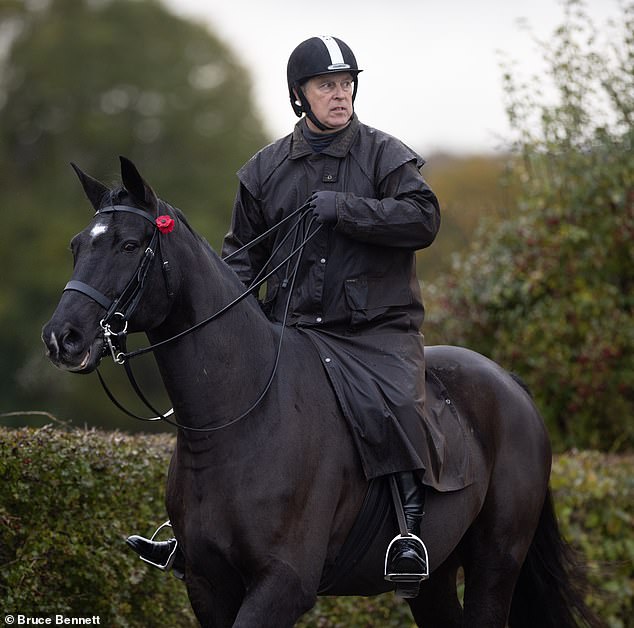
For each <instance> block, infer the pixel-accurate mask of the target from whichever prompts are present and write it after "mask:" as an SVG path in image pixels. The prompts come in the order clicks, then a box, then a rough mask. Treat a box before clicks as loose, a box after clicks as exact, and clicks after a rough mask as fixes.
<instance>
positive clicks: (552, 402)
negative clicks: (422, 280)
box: [428, 0, 634, 450]
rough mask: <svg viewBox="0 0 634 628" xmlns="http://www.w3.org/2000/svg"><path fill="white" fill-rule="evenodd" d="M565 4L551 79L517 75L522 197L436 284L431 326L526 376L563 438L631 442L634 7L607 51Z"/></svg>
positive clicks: (513, 85) (578, 11) (514, 105)
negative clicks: (521, 79) (522, 80)
mask: <svg viewBox="0 0 634 628" xmlns="http://www.w3.org/2000/svg"><path fill="white" fill-rule="evenodd" d="M566 7H567V15H566V23H565V24H564V25H563V26H561V27H560V28H559V29H558V30H557V31H556V33H555V34H554V37H553V39H552V41H550V42H548V43H545V44H541V45H542V49H543V52H544V57H545V62H546V65H547V68H548V74H547V76H539V77H535V78H534V79H533V80H531V81H528V82H526V83H523V84H522V83H518V81H517V80H516V79H515V78H514V77H513V75H512V73H510V72H509V73H507V75H506V76H505V80H506V92H507V97H508V100H509V104H508V108H507V110H508V113H509V119H510V122H511V124H512V126H513V128H514V129H515V132H516V133H517V140H516V143H515V146H514V159H513V160H512V162H511V168H512V175H513V176H514V179H515V180H516V181H517V186H518V189H519V196H518V203H517V207H516V208H515V211H514V212H513V214H512V215H509V216H508V217H507V219H506V220H504V221H501V222H499V223H498V224H496V225H493V224H491V223H488V224H485V226H484V227H483V228H482V229H481V230H480V231H479V233H478V235H477V236H476V239H475V242H474V245H473V247H472V248H471V249H470V251H469V252H468V253H467V254H466V255H463V256H462V257H461V258H460V259H459V261H458V263H457V264H456V265H455V267H454V272H453V274H452V275H451V276H449V277H447V278H444V279H443V280H442V281H441V282H438V284H437V285H436V286H435V287H432V288H431V289H430V293H431V296H432V300H434V302H436V303H438V304H440V306H441V307H442V308H443V309H442V311H440V312H437V313H435V314H434V316H432V318H431V320H430V324H429V325H428V331H431V332H432V333H431V335H432V336H434V339H440V340H444V341H449V342H451V343H452V344H465V345H468V346H470V347H472V348H474V349H476V350H478V351H481V352H482V353H485V354H487V355H489V356H490V357H492V358H493V359H494V360H496V361H498V362H500V363H501V364H503V365H504V366H505V367H507V368H509V369H511V370H514V371H516V372H517V373H519V374H520V375H521V376H522V377H523V378H524V379H525V380H526V381H527V383H528V384H529V386H530V388H531V389H532V390H533V393H534V395H535V397H536V399H537V402H538V405H539V406H540V408H541V409H542V411H543V412H544V415H545V417H546V420H547V423H548V425H549V428H550V430H551V433H552V434H553V437H554V440H555V443H556V445H557V446H558V447H559V448H560V449H561V448H565V447H570V446H573V445H574V446H578V447H583V448H602V449H613V450H620V449H626V448H628V447H632V446H633V445H634V424H633V423H632V421H631V420H630V419H631V417H632V416H634V387H633V383H634V326H633V325H632V320H633V319H632V314H633V310H634V300H633V295H634V247H633V246H632V241H633V237H634V150H633V141H634V126H633V124H632V122H633V119H632V116H633V115H634V5H633V4H631V3H630V4H628V5H625V6H624V7H623V20H622V23H621V24H620V29H621V30H620V31H618V30H616V28H617V27H616V26H614V27H613V28H614V29H615V33H614V34H612V37H611V39H610V42H609V45H607V44H606V45H605V47H604V48H600V46H599V44H598V43H597V35H596V33H595V32H594V28H593V25H592V24H591V23H590V22H589V21H588V20H587V19H586V17H585V15H584V12H583V5H582V4H581V3H579V2H576V1H574V0H569V1H568V2H567V4H566ZM546 78H549V79H550V83H552V85H550V86H549V83H548V81H546V80H545V79H546ZM544 86H547V87H544ZM548 86H549V87H550V88H551V89H550V91H548Z"/></svg>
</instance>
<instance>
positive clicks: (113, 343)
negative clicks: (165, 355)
mask: <svg viewBox="0 0 634 628" xmlns="http://www.w3.org/2000/svg"><path fill="white" fill-rule="evenodd" d="M115 212H127V213H130V214H135V215H137V216H140V217H141V218H143V219H145V220H148V221H149V222H151V223H152V225H153V226H154V231H153V233H152V237H151V238H150V242H149V244H148V246H147V248H146V250H145V252H144V254H143V257H142V258H141V261H140V262H139V265H138V267H137V269H136V271H135V273H134V274H133V275H132V277H131V278H130V280H129V281H128V283H127V284H126V286H125V288H124V289H123V291H122V292H121V294H120V295H119V296H118V297H117V298H115V299H110V298H108V297H107V296H106V295H104V294H103V293H102V292H100V291H99V290H96V289H95V288H93V287H92V286H90V285H88V284H86V283H84V282H83V281H78V280H70V281H69V282H68V283H67V284H66V286H65V287H64V292H68V291H73V292H80V293H81V294H83V295H85V296H87V297H88V298H90V299H92V300H93V301H95V302H96V303H97V304H99V305H100V306H101V307H103V308H104V309H105V310H106V314H105V316H104V317H103V319H101V321H100V323H99V325H100V327H101V330H102V333H103V337H104V348H103V355H107V354H108V351H109V352H110V355H111V356H112V359H113V361H114V362H115V364H119V365H123V366H124V369H125V372H126V375H127V377H128V381H129V382H130V385H131V386H132V388H133V390H134V392H135V393H136V395H137V397H138V398H139V399H140V400H141V401H142V402H143V404H144V405H145V406H146V407H147V408H148V409H149V410H150V411H151V412H153V413H154V414H156V416H154V417H142V416H139V415H137V414H135V413H133V412H131V411H130V410H128V409H127V408H125V407H124V406H123V405H122V404H121V403H120V402H119V401H118V400H117V399H116V397H115V396H114V394H113V393H112V392H111V390H110V389H109V388H108V386H107V385H106V382H105V380H104V379H103V376H102V375H101V373H100V372H99V369H97V376H98V377H99V381H100V383H101V385H102V387H103V389H104V391H105V393H106V395H107V396H108V398H109V399H110V401H112V403H113V404H114V405H115V406H117V408H119V410H121V411H122V412H124V413H125V414H127V415H128V416H130V417H132V418H134V419H138V420H140V421H165V422H166V423H169V424H170V425H173V426H174V427H177V428H180V429H183V430H188V431H192V432H215V431H218V430H221V429H224V428H226V427H229V426H230V425H233V424H235V423H237V422H238V421H241V420H242V419H244V418H245V417H246V416H247V415H248V414H250V413H251V412H252V411H253V410H254V409H255V408H256V407H257V406H258V405H259V404H260V403H261V402H262V400H263V399H264V397H265V396H266V394H267V392H268V391H269V389H270V387H271V384H272V383H273V379H274V378H275V374H276V372H277V366H278V364H279V358H280V353H281V348H282V339H283V337H284V329H285V327H286V319H287V315H288V311H289V307H290V300H291V295H292V291H293V286H294V283H295V278H296V275H297V269H298V267H299V262H300V260H301V255H302V252H303V249H304V246H305V245H306V243H307V242H308V241H309V240H311V239H312V238H313V237H314V236H315V235H316V234H317V232H318V231H319V230H320V229H321V225H317V227H316V228H315V229H314V230H313V231H312V232H311V227H312V226H313V223H314V221H315V219H314V218H313V219H312V220H311V221H310V222H309V224H308V228H307V230H306V233H307V235H305V236H304V237H303V238H301V241H300V243H299V244H297V240H298V237H297V234H298V231H299V227H300V225H301V223H302V222H303V220H304V219H305V217H306V216H307V215H308V214H309V213H310V209H308V203H304V205H302V206H301V207H299V208H297V209H296V210H295V211H293V212H292V213H291V214H289V215H288V216H286V217H285V218H283V219H282V220H281V221H279V222H278V223H276V224H275V225H273V227H271V228H270V229H268V230H267V231H266V232H264V233H262V234H261V235H260V236H258V237H256V238H254V239H253V240H251V241H250V242H248V243H247V244H245V245H244V246H242V247H240V248H239V249H237V250H235V251H233V252H232V253H231V254H229V255H227V256H226V257H225V258H224V260H225V261H226V260H228V259H230V258H231V257H233V256H234V255H237V254H239V253H241V252H243V251H245V250H248V249H250V248H252V247H253V246H255V245H256V244H258V243H259V242H261V241H262V240H264V239H265V238H267V237H268V236H269V235H271V233H273V232H275V231H277V230H278V229H280V228H281V227H282V226H283V225H284V224H285V223H286V222H288V221H290V220H292V219H293V218H295V217H297V216H299V217H298V218H297V220H296V221H295V224H294V225H293V226H292V228H291V229H290V230H289V232H288V233H287V234H286V235H285V236H284V238H282V240H281V241H280V242H279V243H278V245H277V246H276V248H275V249H274V250H273V252H272V253H271V256H270V257H269V260H268V261H267V263H266V264H264V266H263V268H262V270H261V271H260V273H259V274H258V275H257V276H256V277H255V278H254V280H253V281H252V283H251V284H250V285H249V286H248V288H247V289H246V290H245V291H244V292H242V293H241V294H240V295H238V296H237V297H236V298H235V299H233V301H231V302H230V303H228V304H227V305H225V306H223V307H222V308H221V309H220V310H218V311H217V312H214V313H213V314H212V315H210V316H208V317H207V318H205V319H203V320H201V321H200V322H198V323H196V324H195V325H193V326H192V327H189V328H187V329H185V330H183V331H182V332H180V333H178V334H176V335H174V336H171V337H170V338H166V339H165V340H162V341H160V342H157V343H155V344H151V345H149V346H147V347H143V348H141V349H137V350H136V351H130V352H128V351H127V349H126V338H127V330H128V322H129V320H130V318H131V317H132V315H133V314H134V311H135V310H136V308H137V307H138V305H139V303H140V302H141V297H142V296H143V292H144V288H145V285H146V278H147V275H148V273H149V271H150V269H151V267H152V263H153V261H154V259H155V258H156V257H157V256H158V257H161V259H162V255H161V250H160V242H161V240H160V237H159V233H160V231H159V228H158V226H157V224H156V219H155V217H154V216H152V214H150V213H149V212H147V211H145V210H142V209H139V208H137V207H132V206H130V205H111V206H108V207H104V208H102V209H99V210H98V211H97V213H98V214H102V213H103V214H105V213H115ZM293 233H294V234H295V236H294V241H293V245H292V250H291V252H290V254H288V255H287V256H286V257H285V258H284V259H283V260H282V261H281V262H280V263H278V264H277V265H276V266H275V267H273V268H272V269H271V270H269V271H268V272H266V268H267V266H268V265H269V264H270V263H271V261H272V260H273V258H274V257H275V255H276V254H277V253H278V252H279V250H280V249H281V247H282V246H283V245H284V243H285V242H286V241H287V240H288V238H289V237H290V235H291V234H293ZM296 255H297V260H296V261H295V264H294V268H293V271H292V273H291V276H290V281H291V285H290V289H289V291H288V299H287V302H286V307H285V311H284V320H283V321H282V329H281V332H280V337H279V341H278V346H277V349H276V356H275V360H274V364H273V368H272V370H271V374H270V377H269V379H268V381H267V383H266V385H265V387H264V389H263V390H262V392H261V393H260V395H259V396H258V398H257V399H256V400H255V401H254V402H253V403H252V405H251V406H250V407H249V408H248V409H247V410H246V411H244V412H243V413H242V414H240V415H239V416H237V417H235V418H233V419H231V420H229V421H227V422H225V423H223V424H221V425H218V426H214V427H208V428H195V427H190V426H187V425H182V424H181V423H178V422H177V421H173V420H170V419H168V418H167V417H169V416H170V415H172V414H174V409H173V408H172V409H170V410H169V411H168V412H165V413H161V412H160V411H158V410H156V408H154V407H153V405H152V404H151V403H150V402H149V401H148V399H147V397H146V396H145V394H144V393H143V391H142V390H141V388H140V386H139V384H138V383H137V381H136V378H135V377H134V374H133V372H132V368H131V365H130V360H131V359H132V358H134V357H137V356H140V355H143V354H146V353H150V352H153V351H155V350H156V349H158V348H159V347H162V346H164V345H166V344H168V343H171V342H174V341H176V340H179V339H180V338H183V337H184V336H186V335H188V334H191V333H193V332H194V331H196V330H198V329H200V328H202V327H203V326H205V325H207V324H208V323H210V322H212V321H213V320H215V319H217V318H219V317H220V316H222V315H223V314H225V313H226V312H228V311H229V310H230V309H231V308H233V307H234V306H235V305H237V304H238V303H240V301H242V300H244V299H245V298H247V297H248V296H249V295H251V294H252V293H253V291H254V290H256V289H257V288H259V287H260V286H261V285H262V284H263V283H265V282H266V281H267V279H268V278H269V277H271V275H273V274H274V273H275V272H277V271H278V270H279V269H280V268H281V267H282V266H284V265H285V264H290V263H291V260H292V259H293V257H295V256H296ZM162 268H163V273H164V278H165V281H166V285H167V292H168V296H169V297H170V298H171V297H173V296H174V295H173V292H172V289H171V286H170V284H169V272H170V267H169V263H168V261H167V260H162ZM115 321H116V324H115Z"/></svg>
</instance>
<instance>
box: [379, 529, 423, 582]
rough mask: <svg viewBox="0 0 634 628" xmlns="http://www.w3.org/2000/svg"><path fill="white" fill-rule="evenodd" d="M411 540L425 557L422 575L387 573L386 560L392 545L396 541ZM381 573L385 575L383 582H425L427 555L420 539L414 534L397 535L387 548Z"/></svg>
mask: <svg viewBox="0 0 634 628" xmlns="http://www.w3.org/2000/svg"><path fill="white" fill-rule="evenodd" d="M407 539H413V540H415V541H418V542H419V543H420V545H421V547H422V548H423V553H424V555H425V569H424V571H423V572H422V573H388V564H387V563H388V559H389V556H390V550H391V549H392V545H394V543H396V542H397V541H401V540H407ZM383 573H384V574H385V576H384V577H385V580H387V581H389V582H422V581H423V580H427V578H429V555H428V554H427V547H426V546H425V543H423V541H422V539H421V538H420V537H418V536H416V535H415V534H412V533H411V532H409V533H408V534H407V536H405V535H403V534H398V535H397V536H395V537H394V538H393V539H392V540H391V541H390V544H389V545H388V546H387V551H386V552H385V566H384V568H383Z"/></svg>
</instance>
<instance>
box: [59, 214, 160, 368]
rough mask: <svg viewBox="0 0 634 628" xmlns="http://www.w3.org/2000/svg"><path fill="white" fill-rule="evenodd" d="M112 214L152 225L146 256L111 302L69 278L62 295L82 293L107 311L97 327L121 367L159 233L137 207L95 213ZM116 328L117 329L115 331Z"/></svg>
mask: <svg viewBox="0 0 634 628" xmlns="http://www.w3.org/2000/svg"><path fill="white" fill-rule="evenodd" d="M115 212H127V213H130V214H136V215H137V216H141V217H142V218H144V219H145V220H147V221H149V222H150V223H152V226H153V227H154V232H153V233H152V237H151V239H150V242H149V244H148V246H147V248H146V249H145V253H144V254H143V257H142V258H141V261H140V262H139V266H138V268H137V270H136V272H135V273H134V274H133V275H132V277H131V278H130V281H128V283H127V284H126V286H125V288H124V289H123V291H122V292H121V294H120V295H119V296H118V297H117V298H116V299H114V300H113V299H109V298H108V297H107V296H106V295H104V294H103V293H102V292H100V291H99V290H96V289H95V288H93V287H92V286H90V285H88V284H86V283H84V282H83V281H78V280H76V279H71V280H70V281H69V282H68V283H67V284H66V286H65V287H64V292H68V291H74V292H81V293H82V294H84V295H85V296H87V297H89V298H90V299H92V300H93V301H95V302H96V303H98V304H99V305H101V306H102V307H103V308H104V309H105V310H106V315H105V316H104V317H103V318H102V319H101V321H100V323H99V325H100V326H101V329H102V331H103V335H104V340H105V341H106V344H107V346H108V348H109V349H110V353H111V354H112V359H113V360H114V362H115V363H117V364H123V363H124V362H125V360H126V354H125V351H124V349H125V338H126V335H127V332H128V321H129V320H130V318H131V317H132V315H133V314H134V312H135V310H136V308H137V307H138V305H139V303H140V301H141V296H142V295H143V289H144V288H145V280H146V278H147V275H148V273H149V271H150V268H151V266H152V262H153V261H154V258H155V256H156V253H158V254H159V255H160V239H159V230H158V227H157V225H156V222H155V219H154V217H153V216H152V215H151V214H150V213H149V212H146V211H145V210H143V209H138V208H137V207H132V206H130V205H111V206H109V207H104V208H102V209H100V210H98V211H97V213H98V214H109V213H115ZM163 268H164V269H167V266H165V265H164V266H163ZM115 320H116V321H117V323H118V324H117V325H116V326H115V328H114V329H113V323H114V321H115ZM116 327H118V328H119V329H118V330H117V329H116Z"/></svg>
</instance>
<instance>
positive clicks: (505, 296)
mask: <svg viewBox="0 0 634 628" xmlns="http://www.w3.org/2000/svg"><path fill="white" fill-rule="evenodd" d="M632 18H633V8H632V5H631V3H630V4H628V3H620V2H617V1H616V0H615V1H614V2H613V1H611V0H592V1H588V2H577V1H574V0H568V1H566V2H559V1H557V0H535V1H534V2H531V3H528V4H527V3H519V2H509V1H503V0H483V1H482V2H478V3H471V2H467V1H466V0H452V1H451V2H445V3H438V2H434V3H432V2H427V1H426V0H423V1H416V0H393V1H392V2H390V3H385V2H384V1H383V0H349V1H347V2H342V3H339V6H330V5H328V6H321V7H318V6H317V5H314V4H303V5H298V4H297V3H291V2H290V1H287V0H278V1H276V2H272V1H266V0H261V1H260V2H258V3H252V2H247V1H246V0H242V1H240V0H238V1H234V2H224V1H222V2H221V1H220V0H165V1H163V2H159V1H157V0H24V1H14V0H0V191H1V197H0V208H1V212H2V213H1V216H2V229H1V234H0V268H1V269H2V271H1V272H2V287H1V288H0V414H1V415H2V417H0V423H1V424H2V425H7V426H13V425H41V424H42V423H44V422H49V421H50V420H51V415H52V416H53V417H55V419H56V420H59V421H64V422H69V423H70V424H72V425H77V426H82V425H84V424H86V425H96V426H99V427H103V428H109V429H113V428H117V429H123V430H126V431H135V430H139V429H143V430H149V429H163V428H162V427H161V426H150V427H148V425H147V424H138V423H136V422H134V421H133V420H132V419H129V418H127V417H126V416H124V415H122V414H121V413H120V412H119V411H118V410H117V409H116V408H114V406H112V405H111V404H110V402H109V401H108V400H107V399H106V397H105V396H104V394H103V392H102V391H101V388H100V386H99V383H98V381H97V378H96V376H95V375H94V374H93V375H89V376H78V375H69V374H67V373H62V372H60V371H57V370H56V369H55V368H54V367H53V366H51V365H50V363H49V362H48V361H47V359H46V358H45V356H44V350H43V345H42V343H41V340H40V330H41V327H42V325H43V324H44V323H45V322H46V321H47V320H48V318H49V317H50V315H51V314H52V312H53V310H54V309H55V306H56V304H57V301H58V299H59V296H60V294H61V290H62V288H63V286H64V284H65V282H66V280H67V279H68V277H69V276H70V273H71V266H72V259H71V255H70V252H69V249H68V243H69V241H70V239H71V237H72V236H73V235H74V234H75V233H77V232H78V231H80V230H81V229H82V228H83V227H84V226H85V224H86V223H87V222H88V220H89V218H90V216H91V208H90V206H89V204H88V202H87V201H86V200H85V199H84V196H83V192H82V191H81V188H80V186H79V184H78V182H77V180H76V178H75V175H74V174H73V172H72V170H71V168H70V166H69V162H71V161H73V162H76V163H77V164H78V165H79V166H80V167H81V168H83V169H84V170H85V171H87V172H88V173H90V174H92V175H93V176H95V177H97V178H99V179H101V180H102V181H104V182H105V183H108V184H110V183H116V182H117V180H118V158H117V157H118V155H125V156H127V157H129V158H130V159H132V160H133V161H134V162H135V163H136V164H137V166H138V167H139V169H140V170H141V172H142V173H143V175H144V176H145V178H146V179H147V180H148V181H149V182H150V183H151V184H152V185H153V187H154V188H155V190H156V191H157V193H158V194H159V195H160V196H161V197H162V198H164V199H165V200H167V201H168V202H170V203H171V204H173V205H175V206H177V207H179V208H180V209H182V210H183V211H184V212H185V213H186V214H187V216H188V218H189V220H190V222H191V223H192V225H193V226H194V227H195V229H196V230H197V231H198V232H200V233H201V234H202V235H203V236H205V237H206V238H207V239H208V240H209V242H210V243H211V244H212V246H213V247H214V248H216V249H217V250H218V249H219V246H220V244H221V242H222V238H223V236H224V234H225V232H226V231H227V228H228V225H229V219H230V213H231V208H232V202H233V197H234V194H235V189H236V183H237V179H236V176H235V173H236V171H237V169H238V168H239V167H240V166H241V165H242V164H243V163H244V162H245V161H246V160H247V159H248V158H249V157H250V156H251V155H252V154H253V153H255V152H256V151H257V150H258V149H259V148H261V147H262V146H264V145H265V144H267V143H269V142H270V141H272V140H274V139H276V138H277V137H279V136H281V135H284V134H286V133H288V132H290V131H291V129H292V126H293V124H294V123H295V121H296V118H295V117H294V114H293V112H292V110H291V107H290V105H289V102H288V92H287V87H286V76H285V71H286V61H287V59H288V56H289V54H290V52H291V51H292V49H293V48H294V47H295V46H296V45H297V44H298V43H299V42H301V41H302V40H304V39H306V38H308V37H311V36H313V35H316V34H333V35H336V36H338V37H340V38H341V39H343V40H344V41H346V42H347V43H348V44H349V45H350V46H351V47H352V49H353V50H354V52H355V54H356V56H357V60H358V63H359V65H360V67H362V68H363V69H364V72H363V73H362V74H361V75H360V82H359V92H358V97H357V106H356V109H357V113H358V114H359V117H360V118H361V120H362V121H363V122H365V123H367V124H370V125H372V126H376V127H377V128H380V129H382V130H384V131H386V132H388V133H391V134H393V135H396V136H397V137H399V138H400V139H401V140H403V141H404V142H405V143H406V144H408V145H410V146H411V147H412V148H414V149H415V150H416V151H418V152H419V153H420V154H421V155H423V156H424V157H425V158H426V159H427V165H426V166H425V168H424V174H425V176H426V178H427V180H428V181H429V183H430V184H431V186H432V188H433V189H434V191H435V192H436V193H437V195H438V197H439V199H440V202H441V207H442V210H443V224H442V229H441V233H440V235H439V237H438V239H437V241H436V242H435V243H434V245H433V246H432V247H431V248H430V249H428V250H426V251H423V252H421V253H420V255H419V258H418V260H419V274H420V277H421V279H422V281H423V293H424V298H425V302H426V307H427V324H426V327H425V330H424V331H425V335H426V341H427V343H428V344H434V343H441V342H442V343H448V344H462V345H465V346H469V347H471V348H474V349H476V350H479V351H482V352H483V353H485V354H486V355H488V356H490V357H492V358H494V359H496V360H498V361H499V362H500V363H501V364H502V365H503V366H505V367H506V368H509V369H512V370H514V371H516V372H517V373H519V374H520V375H521V376H522V377H523V378H524V379H525V380H526V381H527V382H528V383H529V385H530V386H531V388H532V389H533V392H534V394H535V397H536V399H537V401H538V404H539V406H540V409H541V410H542V412H543V413H544V415H545V417H546V420H547V422H548V425H549V428H550V430H551V433H552V435H553V438H554V441H555V445H556V447H557V448H559V449H565V448H569V447H573V446H576V447H588V448H601V449H605V450H613V451H619V450H623V449H628V448H631V446H632V444H633V440H634V426H633V423H634V422H633V421H632V420H631V419H632V414H633V413H632V408H633V406H634V398H633V391H632V382H633V379H634V367H633V362H632V361H633V358H632V348H633V346H634V340H633V336H634V331H633V329H632V305H633V304H632V285H633V270H632V268H633V267H634V264H633V262H634V259H633V252H632V236H633V235H634V210H633V205H634V191H633V190H634V182H633V175H632V173H633V172H634V167H633V166H634V164H633V163H632V159H633V158H632V137H633V132H632V116H633V115H634V113H633V111H634V106H633V103H634V90H633V80H634V79H633V76H634V72H633V67H634V66H633V63H634V50H633V48H634V44H633V40H634V34H633V29H632V24H633V21H632ZM202 314H203V313H201V315H202ZM134 342H135V343H136V344H134V343H133V344H134V346H141V345H142V344H143V343H144V338H138V339H136V340H135V341H134ZM135 369H137V370H138V371H139V372H140V379H141V380H142V384H143V385H144V386H145V387H146V388H147V391H148V394H149V396H151V397H152V399H154V400H155V402H156V403H157V404H162V407H165V408H168V407H169V400H168V399H166V398H165V395H164V393H163V389H162V386H161V383H160V380H159V377H158V373H157V372H156V370H155V369H154V365H153V360H152V358H151V356H150V357H144V358H143V359H141V360H140V361H139V364H138V365H136V364H135ZM102 372H103V373H104V376H105V377H106V378H107V379H108V381H109V383H110V385H111V386H112V388H113V389H114V390H115V393H116V394H117V395H118V396H119V397H120V398H121V399H122V401H123V402H124V403H125V404H126V405H129V406H130V407H132V408H136V409H137V410H139V411H141V412H142V410H141V409H140V408H138V407H137V404H136V402H135V399H134V397H133V395H131V394H130V392H129V387H128V385H127V383H126V382H125V381H124V378H123V376H122V374H121V373H120V372H119V371H118V369H116V368H115V367H114V366H113V365H112V364H111V363H110V362H109V361H108V362H107V363H104V365H103V367H102ZM37 413H45V414H42V415H39V414H37ZM169 429H171V428H169Z"/></svg>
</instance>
